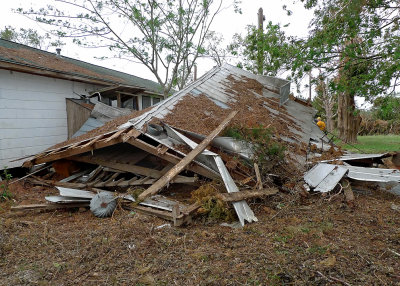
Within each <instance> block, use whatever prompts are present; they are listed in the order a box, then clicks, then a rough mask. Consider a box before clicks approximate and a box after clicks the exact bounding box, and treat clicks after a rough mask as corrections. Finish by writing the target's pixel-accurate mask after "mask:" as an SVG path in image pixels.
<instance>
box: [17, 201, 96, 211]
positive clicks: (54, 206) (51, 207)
mask: <svg viewBox="0 0 400 286" xmlns="http://www.w3.org/2000/svg"><path fill="white" fill-rule="evenodd" d="M87 206H89V202H81V203H73V204H31V205H19V206H12V207H11V210H12V211H26V210H56V209H68V208H80V207H87Z"/></svg>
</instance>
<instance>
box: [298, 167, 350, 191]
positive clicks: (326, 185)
mask: <svg viewBox="0 0 400 286" xmlns="http://www.w3.org/2000/svg"><path fill="white" fill-rule="evenodd" d="M347 172H348V170H347V169H346V168H345V167H342V166H338V165H330V164H318V165H315V166H314V167H313V168H312V169H311V170H310V171H308V172H307V173H306V174H305V175H304V181H305V182H306V183H307V184H308V185H309V186H310V187H312V188H314V191H316V192H321V193H326V192H330V191H332V190H333V189H334V188H335V187H336V185H337V184H338V183H339V181H340V180H341V179H342V178H343V176H344V175H345V174H346V173H347Z"/></svg>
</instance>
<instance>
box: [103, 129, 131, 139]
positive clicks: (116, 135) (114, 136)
mask: <svg viewBox="0 0 400 286" xmlns="http://www.w3.org/2000/svg"><path fill="white" fill-rule="evenodd" d="M128 129H129V128H125V129H121V130H119V131H117V132H115V133H114V134H113V135H111V136H110V137H108V138H107V139H106V140H105V141H104V142H108V141H111V140H113V139H114V138H117V137H119V136H121V134H123V133H124V132H126V131H127V130H128Z"/></svg>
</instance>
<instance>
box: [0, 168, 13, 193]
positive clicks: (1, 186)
mask: <svg viewBox="0 0 400 286" xmlns="http://www.w3.org/2000/svg"><path fill="white" fill-rule="evenodd" d="M0 177H1V179H2V181H1V182H0V201H6V200H9V199H11V198H12V194H11V193H10V191H9V189H8V185H9V184H10V180H11V178H12V176H11V174H10V173H9V172H8V171H7V167H5V168H4V171H3V175H1V176H0Z"/></svg>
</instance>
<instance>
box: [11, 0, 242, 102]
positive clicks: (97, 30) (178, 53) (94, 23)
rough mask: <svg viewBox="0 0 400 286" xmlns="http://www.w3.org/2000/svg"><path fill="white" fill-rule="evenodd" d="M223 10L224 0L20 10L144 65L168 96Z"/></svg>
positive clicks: (81, 1)
mask: <svg viewBox="0 0 400 286" xmlns="http://www.w3.org/2000/svg"><path fill="white" fill-rule="evenodd" d="M234 4H237V1H234ZM222 8H224V7H222V0H219V1H216V0H187V1H182V0H179V1H174V0H165V1H155V0H149V1H144V0H58V1H55V4H54V5H48V6H47V7H46V8H41V9H39V10H33V9H29V10H24V9H19V10H18V11H19V12H20V13H23V14H25V15H28V16H29V17H30V18H32V19H34V20H36V21H38V22H41V23H45V24H48V25H52V26H54V27H55V30H54V31H53V32H54V33H56V34H57V35H59V36H62V37H72V38H74V41H75V42H76V43H77V44H79V45H82V46H85V47H108V48H109V49H110V50H111V51H112V52H113V55H114V56H115V57H119V58H122V59H126V60H129V61H134V62H139V63H141V64H143V65H144V66H146V67H147V68H148V69H149V70H150V71H151V72H152V73H153V74H154V76H155V77H156V79H157V81H158V82H159V83H160V84H161V86H162V87H163V89H164V94H165V95H167V94H168V93H169V91H170V90H171V88H173V87H177V88H183V86H184V85H185V84H186V82H187V80H188V78H189V76H190V74H191V72H192V69H193V66H194V64H195V62H196V60H197V59H198V57H200V56H201V55H204V54H205V53H206V39H207V36H208V35H209V33H210V26H211V24H212V22H213V20H214V18H215V17H216V15H217V14H218V13H219V12H220V11H221V9H222ZM235 9H237V6H235Z"/></svg>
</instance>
